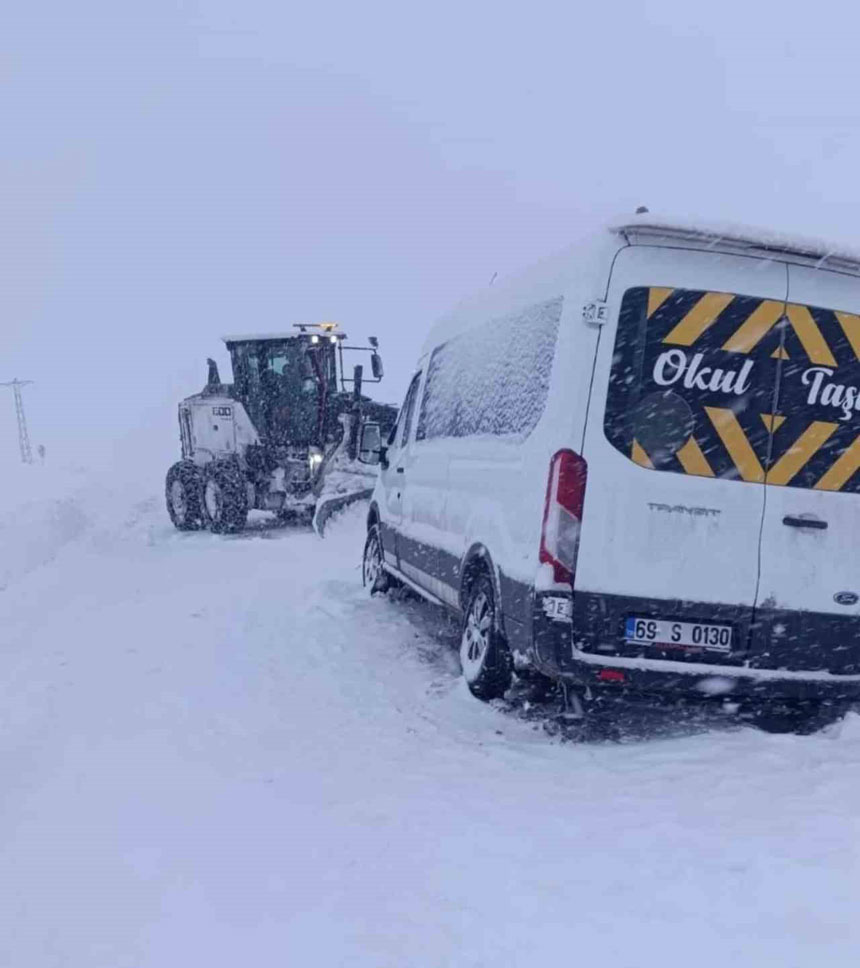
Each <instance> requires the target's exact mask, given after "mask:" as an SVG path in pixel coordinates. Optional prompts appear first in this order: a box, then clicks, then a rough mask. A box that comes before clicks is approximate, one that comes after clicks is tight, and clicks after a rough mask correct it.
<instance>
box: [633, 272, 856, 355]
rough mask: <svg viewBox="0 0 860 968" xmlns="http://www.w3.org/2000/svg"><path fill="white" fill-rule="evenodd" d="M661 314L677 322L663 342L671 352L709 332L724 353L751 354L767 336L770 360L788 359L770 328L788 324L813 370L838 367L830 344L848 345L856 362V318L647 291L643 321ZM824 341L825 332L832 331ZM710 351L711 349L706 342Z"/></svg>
mask: <svg viewBox="0 0 860 968" xmlns="http://www.w3.org/2000/svg"><path fill="white" fill-rule="evenodd" d="M661 310H662V312H663V313H665V314H667V315H668V314H669V313H671V314H672V315H673V316H674V317H675V318H676V319H677V321H676V322H675V323H674V325H673V326H672V328H671V329H670V330H669V331H668V332H667V333H666V335H665V336H664V337H663V342H664V343H666V344H668V345H672V346H690V347H694V348H695V346H696V344H697V342H698V341H699V340H700V338H701V337H703V336H705V335H706V334H709V331H710V330H711V329H712V327H716V328H717V329H719V330H720V331H721V332H720V336H721V340H720V342H718V343H716V345H717V346H720V348H721V349H723V350H726V351H727V352H729V353H744V354H748V353H752V352H753V351H754V350H756V349H757V348H758V347H759V345H760V344H761V342H762V340H764V339H765V338H766V337H768V336H773V337H774V338H775V339H774V342H775V346H774V349H773V352H772V354H771V355H772V356H773V358H775V359H790V358H791V357H792V354H791V353H790V352H788V351H787V350H786V349H785V348H784V347H781V346H780V345H779V337H778V334H777V333H775V332H774V327H776V324H777V323H778V322H779V321H780V320H781V319H782V318H783V317H785V318H787V320H788V323H789V328H790V330H791V332H793V334H794V336H795V337H796V340H797V344H798V346H797V349H798V350H802V352H803V353H805V355H806V357H807V358H808V359H809V360H810V361H811V362H812V363H814V364H816V365H818V366H832V367H836V366H838V365H839V363H838V360H837V357H836V356H835V355H834V351H833V348H831V345H830V340H831V339H833V340H834V341H835V342H836V343H837V344H840V343H844V342H847V344H848V347H849V348H850V350H851V353H852V357H853V359H854V360H860V316H858V315H855V314H854V313H845V312H839V311H833V310H829V309H811V308H810V307H809V306H800V305H797V304H795V303H788V304H786V303H783V302H781V301H779V300H774V299H756V298H754V297H750V296H738V295H734V294H732V293H726V292H695V291H691V290H687V289H666V288H662V287H651V288H650V289H649V290H648V319H649V320H650V319H651V318H652V317H654V316H655V315H656V316H658V317H659V315H660V313H661ZM831 330H832V332H828V333H827V335H825V331H831ZM709 344H710V345H712V346H713V345H715V344H714V342H713V341H712V340H709Z"/></svg>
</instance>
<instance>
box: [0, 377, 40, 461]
mask: <svg viewBox="0 0 860 968" xmlns="http://www.w3.org/2000/svg"><path fill="white" fill-rule="evenodd" d="M32 382H33V381H32V380H11V381H10V382H8V383H0V387H12V393H13V394H14V396H15V416H16V417H17V418H18V444H19V445H20V447H21V460H22V461H23V462H24V463H25V464H32V463H33V451H32V450H31V449H30V435H29V434H28V433H27V418H26V417H25V416H24V398H23V397H22V396H21V387H25V386H28V385H29V384H30V383H32Z"/></svg>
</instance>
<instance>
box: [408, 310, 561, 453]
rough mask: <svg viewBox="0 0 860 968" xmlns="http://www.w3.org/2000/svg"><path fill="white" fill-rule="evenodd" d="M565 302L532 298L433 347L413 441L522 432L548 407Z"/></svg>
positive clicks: (520, 435) (522, 434)
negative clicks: (514, 310)
mask: <svg viewBox="0 0 860 968" xmlns="http://www.w3.org/2000/svg"><path fill="white" fill-rule="evenodd" d="M562 305H563V299H562V297H561V296H559V297H558V298H556V299H551V300H549V301H548V302H543V303H537V304H535V305H532V306H529V307H528V308H527V309H525V310H522V311H520V312H517V313H512V314H511V315H509V316H503V317H501V318H497V319H492V320H489V321H487V322H484V323H482V324H480V325H478V326H476V327H475V328H474V329H473V330H470V331H469V332H467V333H463V334H462V335H460V336H456V337H455V338H454V339H451V340H449V341H448V342H447V343H443V344H442V345H441V346H437V347H436V349H435V350H434V351H433V354H432V355H431V357H430V362H429V364H428V367H427V380H426V385H425V389H424V397H423V399H422V401H421V410H420V413H419V416H418V430H417V433H416V439H417V440H432V439H433V438H436V437H474V436H479V435H480V436H484V435H488V436H494V437H517V438H524V437H527V436H528V435H529V434H530V433H531V432H532V430H534V428H535V427H536V426H537V423H538V421H539V420H540V418H541V415H542V414H543V411H544V407H545V405H546V398H547V394H548V392H549V381H550V374H551V373H552V363H553V358H554V355H555V344H556V339H557V337H558V326H559V321H560V320H561V311H562Z"/></svg>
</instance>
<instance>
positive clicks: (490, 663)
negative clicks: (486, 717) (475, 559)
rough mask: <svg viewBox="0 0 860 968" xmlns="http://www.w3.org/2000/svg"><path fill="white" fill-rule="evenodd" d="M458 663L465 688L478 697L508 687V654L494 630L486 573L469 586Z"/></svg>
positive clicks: (497, 695)
mask: <svg viewBox="0 0 860 968" xmlns="http://www.w3.org/2000/svg"><path fill="white" fill-rule="evenodd" d="M460 665H461V666H462V667H463V678H464V679H465V680H466V685H468V687H469V691H470V692H471V693H472V695H473V696H476V697H477V698H478V699H483V700H485V701H487V700H490V699H499V698H501V697H502V696H503V695H504V694H505V693H506V692H507V690H508V689H509V688H510V685H511V678H512V672H513V663H512V661H511V653H510V650H509V649H508V646H507V643H506V642H505V640H504V639H503V638H502V635H501V633H500V632H499V629H498V623H497V621H496V603H495V596H494V595H493V583H492V582H491V581H490V578H489V576H488V575H486V574H483V575H481V576H480V577H479V578H478V579H477V580H476V581H475V582H474V583H473V584H472V587H471V588H470V589H469V600H468V604H467V605H466V615H465V618H464V619H463V635H462V637H461V639H460Z"/></svg>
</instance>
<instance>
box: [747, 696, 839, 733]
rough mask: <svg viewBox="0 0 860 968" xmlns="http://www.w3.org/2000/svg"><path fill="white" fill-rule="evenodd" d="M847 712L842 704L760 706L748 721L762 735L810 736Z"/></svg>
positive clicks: (810, 703) (836, 720) (813, 703)
mask: <svg viewBox="0 0 860 968" xmlns="http://www.w3.org/2000/svg"><path fill="white" fill-rule="evenodd" d="M847 712H848V706H846V705H845V704H843V703H829V702H807V703H803V704H797V705H795V706H782V707H772V708H771V707H766V706H762V707H759V708H758V709H756V710H754V711H753V713H752V715H751V716H750V717H749V720H750V722H751V724H752V725H753V726H756V727H757V728H758V729H760V730H761V731H762V732H764V733H794V734H795V735H796V736H811V735H812V734H813V733H817V732H819V731H820V730H822V729H825V728H826V727H827V726H832V725H833V724H834V723H837V722H839V720H841V719H842V718H843V716H844V715H845V713H847Z"/></svg>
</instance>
